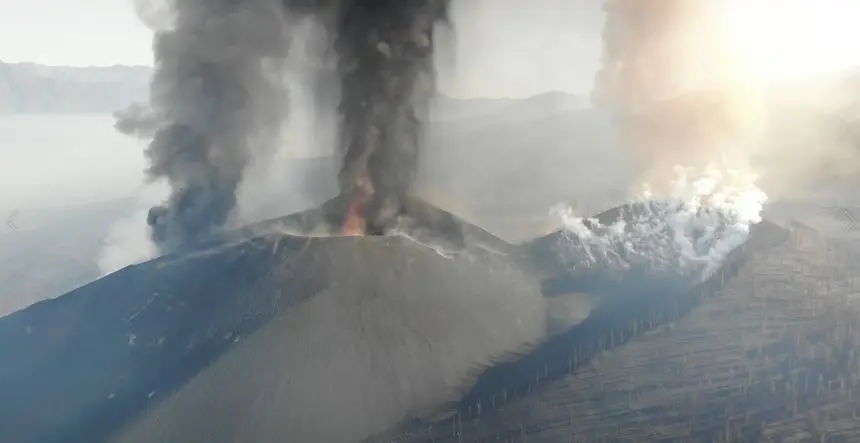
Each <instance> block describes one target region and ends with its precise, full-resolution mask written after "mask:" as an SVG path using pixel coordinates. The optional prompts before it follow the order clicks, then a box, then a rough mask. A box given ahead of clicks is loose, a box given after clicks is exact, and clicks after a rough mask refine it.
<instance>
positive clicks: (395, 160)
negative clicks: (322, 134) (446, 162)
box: [334, 0, 450, 234]
mask: <svg viewBox="0 0 860 443" xmlns="http://www.w3.org/2000/svg"><path fill="white" fill-rule="evenodd" d="M449 2H450V0H341V2H340V3H339V7H338V8H337V12H336V15H335V18H334V31H335V33H336V40H335V52H336V54H337V56H338V73H339V76H340V94H341V100H340V113H341V116H342V133H341V135H342V141H341V143H342V146H343V166H342V169H341V173H340V177H339V179H340V185H341V197H342V200H343V201H344V202H348V203H345V204H348V205H349V208H344V207H340V208H338V209H337V212H338V214H335V216H336V217H337V218H340V219H341V220H342V223H349V220H348V219H349V217H350V216H351V215H358V216H359V218H360V219H363V221H364V222H366V226H364V227H362V228H359V230H360V233H364V232H365V231H366V232H367V233H370V234H380V233H384V232H386V231H387V230H389V229H390V228H391V227H392V226H393V225H394V224H395V223H396V221H397V218H398V216H399V215H400V214H401V213H403V212H405V209H404V208H405V206H404V200H405V196H406V193H407V192H408V191H409V187H410V186H411V184H412V182H413V180H414V178H415V174H416V169H417V165H418V155H419V148H420V146H419V145H420V143H421V129H422V125H421V120H422V119H423V118H424V116H425V114H426V112H427V107H428V101H429V100H430V99H431V98H432V96H433V94H435V71H434V66H433V44H434V42H433V30H434V26H436V25H437V24H440V23H447V22H448V5H449ZM352 212H357V214H352ZM347 230H348V228H347V226H346V225H345V224H344V232H345V233H346V231H347Z"/></svg>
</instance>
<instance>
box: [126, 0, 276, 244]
mask: <svg viewBox="0 0 860 443" xmlns="http://www.w3.org/2000/svg"><path fill="white" fill-rule="evenodd" d="M173 8H174V11H173V12H174V14H173V17H174V23H173V25H172V26H171V27H170V28H169V29H168V30H165V31H160V32H158V33H157V34H156V36H155V40H154V45H153V46H154V53H155V60H156V70H155V74H154V78H153V81H152V89H151V107H152V114H151V115H148V116H147V117H148V118H147V119H146V122H145V123H148V124H150V125H151V124H152V122H153V119H155V120H156V121H158V122H159V124H158V128H157V129H156V131H155V134H154V137H153V139H152V142H151V143H150V145H149V147H148V148H147V150H146V155H147V157H148V159H149V160H150V167H149V169H148V173H149V177H150V178H151V179H152V180H158V179H166V180H167V181H168V183H169V184H170V186H171V189H172V192H171V195H170V197H169V199H168V201H167V202H166V203H165V204H164V205H162V206H158V207H155V208H152V210H151V211H150V213H149V217H148V220H147V221H148V223H149V225H150V226H151V228H152V237H153V240H154V241H155V242H156V243H157V244H158V245H159V246H160V247H161V248H162V249H163V250H165V251H170V250H174V249H176V248H179V247H182V246H185V245H187V244H190V243H194V242H197V241H200V240H203V239H205V238H207V237H208V236H210V235H211V234H212V233H213V232H214V231H215V230H216V229H217V228H219V227H221V226H222V225H224V223H225V222H226V221H227V220H228V217H229V215H230V213H231V211H232V210H233V209H234V207H235V205H236V191H237V188H238V186H239V184H240V182H241V180H242V174H243V172H244V171H245V169H246V166H247V165H248V164H249V162H250V161H251V160H252V157H253V155H254V154H255V153H257V152H263V151H265V150H266V149H268V148H271V147H272V146H273V145H274V143H275V142H276V140H277V137H278V134H279V130H280V128H281V125H282V123H283V121H284V119H285V117H286V111H287V103H288V102H287V93H286V92H287V91H286V90H285V88H284V87H283V78H284V77H283V68H284V62H285V59H286V56H287V48H288V47H289V45H288V43H289V39H288V28H289V26H288V20H287V17H286V9H285V8H284V4H283V3H282V2H281V1H280V0H242V1H240V0H180V1H176V2H174V3H173ZM125 124H126V125H128V124H129V122H125ZM124 129H125V130H126V131H135V128H132V127H126V128H124ZM138 129H140V130H141V131H144V129H148V128H138Z"/></svg>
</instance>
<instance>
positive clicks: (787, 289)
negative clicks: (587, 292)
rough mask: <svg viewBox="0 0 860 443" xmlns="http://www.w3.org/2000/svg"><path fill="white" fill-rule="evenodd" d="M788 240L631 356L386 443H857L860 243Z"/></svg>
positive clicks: (610, 358)
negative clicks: (855, 271) (859, 269)
mask: <svg viewBox="0 0 860 443" xmlns="http://www.w3.org/2000/svg"><path fill="white" fill-rule="evenodd" d="M790 239H791V240H792V241H786V242H783V243H782V244H780V245H779V246H777V247H775V248H769V249H759V250H757V251H756V252H754V253H753V254H750V255H749V256H748V259H747V261H746V264H745V265H744V266H743V267H741V268H739V273H738V275H737V277H736V278H734V279H732V280H731V281H729V282H728V284H726V285H725V286H724V288H723V290H722V291H721V293H720V294H719V296H718V297H714V298H713V299H711V300H710V301H707V302H706V303H703V304H702V305H701V306H700V307H699V308H697V309H696V310H693V311H691V312H690V313H689V315H686V316H684V317H677V316H676V315H674V314H672V313H671V310H670V315H669V316H668V320H672V321H668V322H664V323H663V324H662V325H660V326H659V327H656V328H653V329H651V328H645V329H650V331H648V332H645V333H642V334H639V335H640V336H639V337H638V338H637V339H636V340H633V341H631V342H630V343H628V344H627V345H626V346H623V347H620V348H617V349H613V350H611V351H608V352H603V353H601V354H600V355H599V356H595V357H594V358H592V359H591V360H590V361H587V362H585V363H584V364H583V363H582V359H581V358H580V359H579V360H578V361H577V360H574V363H573V365H572V366H570V367H569V372H568V373H567V374H565V375H563V376H561V377H558V378H555V379H550V380H545V379H544V378H543V377H542V374H540V373H539V374H538V375H539V376H538V377H535V378H534V381H533V382H532V383H531V384H530V386H529V387H528V389H526V390H521V391H519V392H510V391H509V392H508V394H507V398H505V396H504V395H497V396H496V397H495V401H494V402H493V401H490V402H484V403H483V408H481V411H480V414H478V412H477V411H476V408H475V407H474V405H472V408H471V409H468V408H466V409H463V408H461V409H460V410H459V415H454V416H449V417H445V418H444V419H441V420H438V421H436V422H433V423H426V422H425V423H411V424H408V425H406V426H404V427H402V428H401V429H399V430H398V431H397V432H393V433H391V434H389V435H385V436H383V437H381V438H379V439H378V441H398V442H429V441H434V442H477V441H528V442H608V441H617V442H635V441H679V442H684V441H695V442H703V441H774V442H784V441H803V442H806V441H809V442H821V441H827V442H855V441H858V440H860V421H858V420H857V418H858V414H860V398H858V394H856V393H855V392H860V391H858V390H859V389H860V360H858V357H860V349H858V345H860V303H858V299H857V297H856V294H857V292H858V289H860V288H858V287H857V285H856V283H855V277H853V276H852V272H851V270H850V269H851V268H852V267H856V266H857V264H858V262H860V260H858V259H860V253H858V251H860V248H858V247H860V244H858V243H857V242H856V241H853V242H846V241H845V239H844V238H840V239H828V238H825V237H824V236H819V237H816V238H815V239H810V238H809V236H808V235H806V233H800V232H796V231H793V232H792V234H791V236H790ZM748 249H749V247H748ZM646 312H647V314H646V316H647V317H650V316H652V315H658V316H659V315H666V314H660V312H659V310H658V311H656V312H655V311H653V310H652V309H649V310H647V311H646ZM584 325H585V323H583V324H582V325H580V326H579V327H583V326H584ZM603 346H606V344H604V345H603ZM583 353H584V354H589V353H590V352H589V351H588V350H587V349H586V350H584V351H580V353H579V354H574V356H579V355H582V354H583Z"/></svg>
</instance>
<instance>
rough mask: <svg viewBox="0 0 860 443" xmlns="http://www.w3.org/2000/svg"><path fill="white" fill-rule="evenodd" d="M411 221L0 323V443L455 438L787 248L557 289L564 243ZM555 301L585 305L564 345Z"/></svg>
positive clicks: (293, 222)
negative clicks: (704, 274) (761, 256)
mask: <svg viewBox="0 0 860 443" xmlns="http://www.w3.org/2000/svg"><path fill="white" fill-rule="evenodd" d="M331 204H338V203H337V202H333V203H331ZM412 204H414V205H415V209H414V210H411V211H410V213H411V214H425V215H423V216H421V218H420V220H421V222H415V223H406V224H404V225H403V226H402V227H401V228H402V229H401V232H402V235H389V236H364V237H345V236H339V235H331V234H332V232H331V231H332V230H337V229H339V228H340V226H334V227H333V228H332V225H330V224H328V223H326V222H325V220H324V217H323V214H325V213H326V211H325V210H324V208H322V209H318V210H314V211H309V212H307V213H302V214H296V215H292V216H287V217H283V218H280V219H274V220H269V221H267V222H263V223H260V224H257V225H254V226H249V227H247V228H245V229H243V230H241V231H236V232H232V233H230V234H229V235H223V236H221V237H220V238H218V239H216V240H213V241H212V242H210V243H207V244H202V245H198V246H197V247H196V248H195V249H194V250H189V251H184V252H182V253H176V254H170V255H166V256H163V257H161V258H158V259H155V260H152V261H149V262H146V263H142V264H139V265H135V266H130V267H128V268H125V269H123V270H121V271H118V272H116V273H114V274H111V275H108V276H106V277H104V278H102V279H100V280H98V281H95V282H93V283H91V284H88V285H86V286H84V287H81V288H79V289H77V290H75V291H72V292H70V293H68V294H65V295H63V296H61V297H58V298H56V299H53V300H47V301H43V302H40V303H37V304H35V305H33V306H30V307H29V308H26V309H24V310H21V311H18V312H16V313H13V314H11V315H9V316H6V317H4V318H2V319H0V362H2V365H0V397H2V398H4V399H6V400H5V401H4V402H3V403H2V406H0V440H2V441H9V442H21V443H30V442H34V443H35V442H95V441H111V442H150V441H164V442H184V443H194V442H208V443H214V442H234V441H242V442H269V441H293V442H320V441H326V442H353V441H362V440H364V439H367V438H372V437H373V436H377V437H378V436H379V435H386V434H383V433H385V432H386V431H387V432H395V431H396V432H400V433H403V432H406V433H407V434H408V433H409V432H411V431H407V430H408V429H409V426H413V428H412V429H418V428H421V429H424V430H426V429H427V427H428V426H429V428H430V429H432V428H433V425H432V423H448V422H447V421H446V420H450V417H455V419H454V422H455V423H456V422H457V421H456V420H457V419H456V417H460V418H461V420H462V419H463V417H473V416H474V417H477V416H480V411H482V410H483V411H488V410H490V409H491V408H490V405H494V404H495V403H496V402H497V401H499V402H500V401H501V400H502V399H508V398H522V397H524V396H527V395H529V394H530V393H531V392H532V391H533V390H535V389H537V385H541V384H547V383H549V382H551V381H552V380H555V379H557V378H559V377H563V376H565V375H567V374H569V373H570V372H571V371H575V370H576V368H578V367H580V366H581V365H584V364H586V363H587V362H588V361H590V360H591V359H593V358H595V357H596V356H598V355H600V354H601V353H603V352H605V351H607V350H609V349H611V348H613V347H617V346H621V345H623V344H625V343H627V342H628V341H630V340H633V339H635V338H636V337H638V336H640V335H642V334H643V333H645V332H647V331H648V330H652V329H654V328H656V327H658V326H659V325H661V324H664V323H667V322H672V321H674V320H676V319H678V318H680V317H681V316H684V315H685V314H686V313H688V312H690V310H692V309H693V308H694V307H695V306H697V305H698V304H699V303H701V302H702V301H704V300H706V299H708V298H709V297H712V296H715V295H717V294H719V293H720V290H721V288H722V286H723V285H724V284H725V283H726V282H727V281H729V280H731V278H732V277H733V276H734V275H736V274H737V273H738V272H739V270H740V269H741V267H742V264H743V263H744V261H745V260H746V257H747V256H748V255H749V254H750V251H752V250H761V249H764V248H767V247H770V246H773V245H775V244H779V243H781V242H783V241H784V240H785V239H786V238H787V236H786V231H785V230H784V229H782V228H779V227H778V226H775V225H773V224H770V223H768V222H766V221H765V222H762V223H759V224H758V225H755V226H754V227H753V230H752V232H751V236H750V240H749V241H748V242H747V243H746V244H745V245H744V246H742V247H740V248H738V249H736V250H734V251H732V253H731V254H730V256H729V257H728V258H727V259H726V261H725V263H724V266H723V268H722V269H720V270H719V271H718V272H716V273H714V274H713V275H712V276H711V277H710V278H709V279H708V280H705V281H704V282H698V281H697V282H691V281H689V280H685V279H679V278H677V277H676V276H671V275H663V274H660V273H638V274H637V273H632V274H630V275H629V276H625V275H621V276H619V275H617V274H612V275H609V274H607V273H605V270H601V269H593V268H589V269H585V270H582V271H579V272H570V271H569V269H568V268H567V267H566V266H567V264H569V261H567V262H564V263H562V262H560V261H558V260H557V259H555V258H554V257H555V255H554V252H553V251H554V248H556V247H557V245H558V242H559V241H560V239H561V238H562V237H564V236H569V234H567V233H562V232H557V233H554V234H551V235H549V236H547V237H543V238H539V239H537V240H534V241H532V242H529V243H526V244H523V245H512V244H508V243H506V242H504V241H502V240H500V239H498V238H496V237H494V236H493V235H491V234H490V233H488V232H486V231H484V230H483V229H481V228H479V227H477V226H474V225H471V224H469V223H467V222H465V221H463V220H460V219H458V218H457V217H455V216H453V215H451V214H449V213H446V212H444V211H442V210H439V209H437V208H433V207H431V206H429V205H426V204H423V203H421V202H420V201H418V200H415V201H414V202H413V203H412ZM422 211H423V212H422ZM626 212H629V211H626V210H625V209H624V208H620V209H619V208H616V209H614V210H611V211H608V212H606V213H604V214H601V215H599V216H598V218H599V219H601V218H605V219H607V220H608V219H611V218H617V217H619V216H622V217H623V216H624V214H625V213H626ZM558 298H568V299H574V300H578V301H579V302H581V303H580V304H578V305H577V306H580V308H578V309H577V312H576V313H574V314H571V316H572V318H571V321H570V322H569V326H568V327H566V328H565V329H564V330H562V331H560V332H558V331H552V330H551V328H549V327H548V321H547V318H548V315H547V314H548V311H550V310H551V309H550V308H548V306H550V304H549V303H548V300H550V299H558ZM446 417H447V418H446ZM416 420H417V421H416ZM416 423H423V424H422V425H421V426H418V425H417V424H416ZM415 426H418V427H415ZM440 426H447V425H445V424H442V425H440ZM405 429H407V430H405ZM437 429H438V428H437ZM454 429H456V425H455V427H454ZM431 434H432V432H431ZM414 435H418V434H414ZM421 435H424V434H421ZM427 435H430V434H427ZM428 438H429V437H428ZM382 441H384V440H382ZM416 441H423V440H420V439H419V440H416Z"/></svg>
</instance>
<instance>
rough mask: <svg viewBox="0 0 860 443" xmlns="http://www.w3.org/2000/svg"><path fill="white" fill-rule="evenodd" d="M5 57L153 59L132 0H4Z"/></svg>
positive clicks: (1, 42)
mask: <svg viewBox="0 0 860 443" xmlns="http://www.w3.org/2000/svg"><path fill="white" fill-rule="evenodd" d="M0 11H2V13H0V60H4V61H32V62H37V63H44V64H50V65H72V66H87V65H113V64H130V65H142V64H147V65H148V64H152V51H151V45H150V42H151V39H152V37H151V33H150V31H149V30H148V29H147V28H146V27H144V26H143V25H142V24H141V23H140V21H139V20H138V19H137V17H135V15H134V7H133V5H132V0H81V1H70V0H0Z"/></svg>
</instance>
